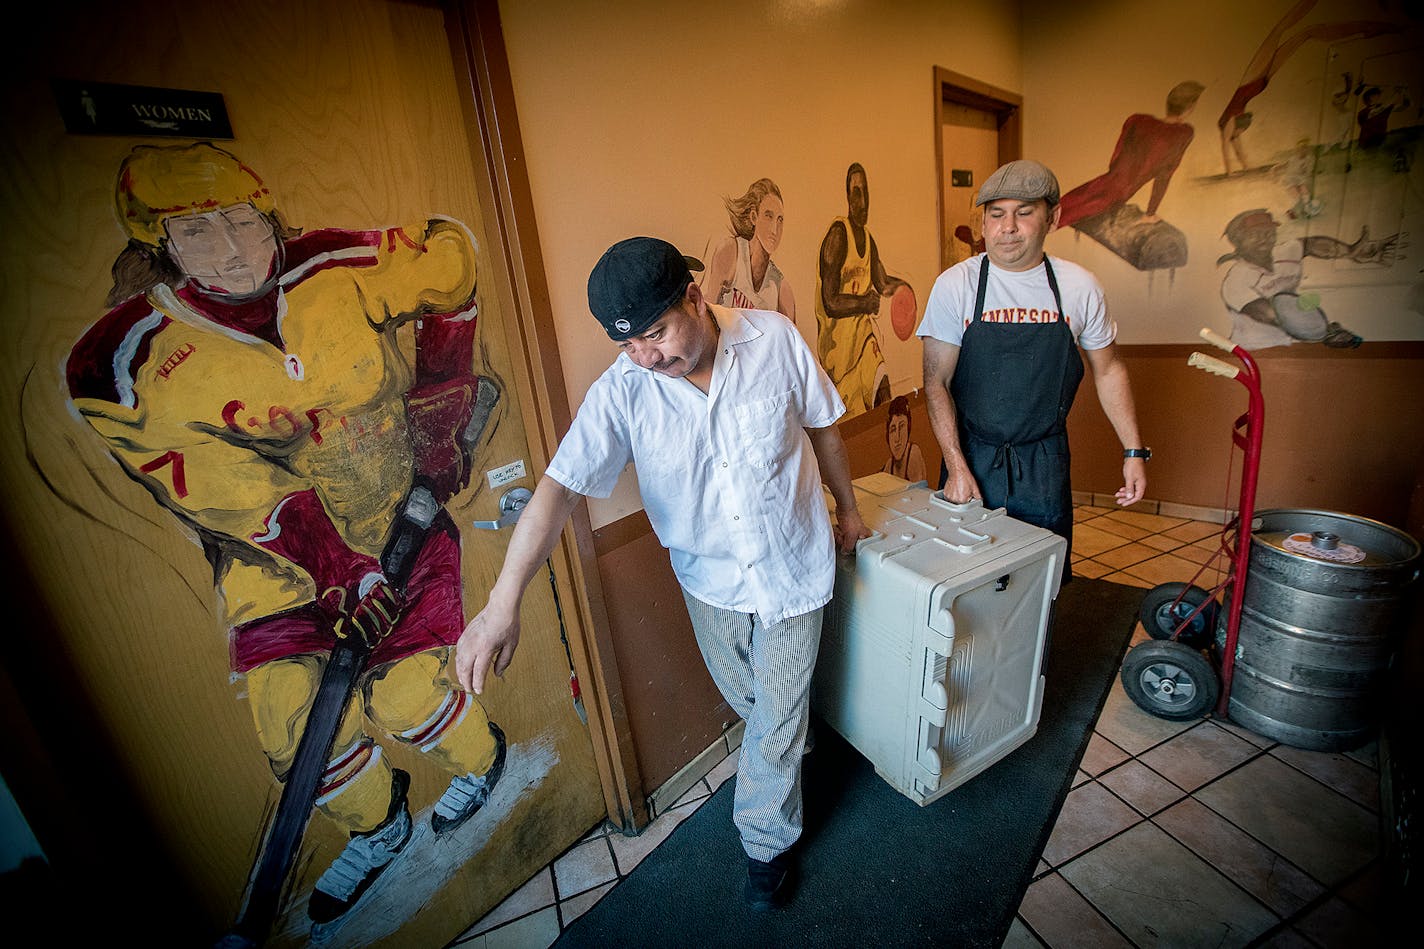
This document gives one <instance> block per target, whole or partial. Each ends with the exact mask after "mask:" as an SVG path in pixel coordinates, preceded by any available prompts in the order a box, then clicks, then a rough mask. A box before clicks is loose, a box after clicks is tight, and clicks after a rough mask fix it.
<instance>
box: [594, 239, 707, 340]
mask: <svg viewBox="0 0 1424 949" xmlns="http://www.w3.org/2000/svg"><path fill="white" fill-rule="evenodd" d="M700 270H702V261H700V260H698V259H697V258H695V257H687V256H684V255H683V254H682V253H680V252H679V251H678V249H677V248H676V247H674V246H673V245H671V244H669V243H668V242H667V241H665V240H661V239H659V238H656V237H630V238H628V239H627V240H621V241H619V242H618V243H616V244H614V245H613V246H612V247H610V248H608V250H606V251H604V254H603V256H602V257H600V258H599V259H598V263H596V264H594V265H593V272H592V273H590V274H589V275H588V308H589V309H590V310H592V311H593V315H594V316H595V317H596V318H597V319H598V322H600V323H602V324H603V329H604V332H606V333H607V334H608V338H609V339H612V340H616V341H622V340H625V339H628V338H630V337H633V336H637V335H638V334H639V333H642V332H643V331H644V330H646V329H647V328H648V327H649V326H651V325H652V324H653V323H654V322H655V321H656V320H657V319H658V317H660V316H662V315H663V314H664V313H666V312H667V311H668V310H669V309H671V308H672V307H673V306H674V305H675V304H676V303H677V301H678V300H680V299H681V298H682V295H683V293H684V292H686V290H687V285H688V284H690V283H692V272H693V271H700Z"/></svg>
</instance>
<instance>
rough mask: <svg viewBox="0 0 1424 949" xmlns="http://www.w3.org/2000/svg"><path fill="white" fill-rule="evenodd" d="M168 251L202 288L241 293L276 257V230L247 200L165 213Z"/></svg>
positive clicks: (252, 289) (265, 275) (257, 285)
mask: <svg viewBox="0 0 1424 949" xmlns="http://www.w3.org/2000/svg"><path fill="white" fill-rule="evenodd" d="M164 227H165V228H166V229H167V231H168V244H167V249H168V255H169V256H170V257H172V258H173V261H174V263H176V264H177V265H178V266H179V268H180V269H182V271H183V272H184V273H185V274H187V275H188V277H189V278H190V279H192V280H193V281H194V282H195V283H197V284H198V285H199V286H201V287H202V288H203V289H205V290H208V291H211V292H213V293H220V294H224V295H227V296H234V297H244V296H248V295H250V294H253V293H256V292H258V291H260V290H261V289H262V288H263V286H264V285H265V284H266V283H267V281H268V280H269V279H271V277H272V273H273V269H274V268H275V266H276V261H277V235H276V234H275V233H274V232H273V230H272V225H271V223H270V222H268V220H267V219H266V218H265V217H263V216H262V215H261V213H259V212H258V210H257V209H256V208H254V207H253V206H252V205H250V204H234V205H231V206H230V207H226V208H219V209H218V210H216V211H201V212H196V213H193V214H184V215H180V216H176V217H171V218H169V219H168V220H167V221H166V222H164Z"/></svg>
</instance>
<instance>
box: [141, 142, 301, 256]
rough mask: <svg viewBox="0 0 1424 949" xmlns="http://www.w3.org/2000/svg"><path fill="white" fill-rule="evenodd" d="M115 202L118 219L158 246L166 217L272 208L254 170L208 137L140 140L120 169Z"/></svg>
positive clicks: (268, 212) (146, 242)
mask: <svg viewBox="0 0 1424 949" xmlns="http://www.w3.org/2000/svg"><path fill="white" fill-rule="evenodd" d="M114 204H115V208H116V210H117V211H118V215H119V222H120V223H121V224H122V225H123V227H124V230H126V231H127V232H128V233H129V236H130V237H132V238H134V239H135V240H138V241H141V242H142V243H144V244H148V245H150V246H152V247H158V246H159V243H160V241H161V240H162V239H163V237H164V227H163V224H164V221H166V220H167V219H168V218H170V217H177V216H179V215H183V214H192V213H194V212H201V211H214V210H217V209H218V208H225V207H231V206H232V205H234V204H250V205H252V206H253V207H255V208H256V209H257V210H258V211H261V212H262V213H263V214H271V213H272V211H273V210H274V208H275V203H274V202H273V200H272V193H271V192H270V191H268V190H267V186H266V185H265V184H263V183H262V179H261V178H259V177H257V174H256V172H254V171H253V170H252V169H251V168H248V167H247V166H246V165H244V164H243V163H242V162H240V161H238V160H237V158H235V157H234V156H233V155H231V154H230V153H228V152H225V151H223V150H222V149H221V148H218V147H216V146H214V145H211V144H209V143H207V142H199V143H197V144H196V145H140V146H139V147H137V148H135V149H134V150H133V151H132V152H131V153H130V154H129V157H128V158H126V159H125V160H124V163H123V165H122V167H120V169H119V180H118V184H117V187H116V188H115V194H114Z"/></svg>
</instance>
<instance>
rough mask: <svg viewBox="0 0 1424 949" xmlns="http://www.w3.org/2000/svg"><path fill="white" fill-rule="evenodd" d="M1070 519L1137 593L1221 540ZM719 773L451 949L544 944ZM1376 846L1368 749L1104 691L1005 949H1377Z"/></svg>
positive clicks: (1188, 521) (1375, 789) (527, 892)
mask: <svg viewBox="0 0 1424 949" xmlns="http://www.w3.org/2000/svg"><path fill="white" fill-rule="evenodd" d="M1175 513H1177V512H1176V511H1172V514H1175ZM1186 513H1188V514H1190V513H1192V512H1186ZM1076 519H1077V526H1076V528H1075V531H1074V561H1075V562H1074V572H1075V574H1077V575H1079V576H1086V577H1103V578H1105V579H1108V580H1112V581H1114V582H1117V583H1125V584H1129V585H1132V586H1137V587H1142V588H1144V589H1147V588H1150V587H1153V586H1155V585H1156V584H1158V583H1164V582H1169V581H1173V580H1182V581H1185V580H1190V579H1191V578H1192V577H1193V575H1194V574H1195V573H1196V571H1197V568H1198V565H1200V564H1202V563H1205V562H1207V560H1208V559H1209V558H1210V557H1211V555H1212V554H1213V553H1214V552H1215V551H1216V550H1217V548H1218V546H1219V541H1220V536H1221V527H1220V525H1219V524H1218V523H1212V522H1211V521H1209V520H1194V519H1192V518H1191V517H1190V516H1171V514H1161V513H1153V512H1152V510H1150V509H1149V510H1148V511H1143V510H1141V509H1140V506H1139V507H1138V508H1134V509H1133V510H1132V511H1121V510H1117V509H1116V508H1113V507H1111V506H1110V505H1108V506H1103V507H1097V506H1093V504H1092V503H1091V501H1089V503H1085V504H1080V505H1079V507H1078V508H1077V518H1076ZM1205 579H1206V578H1203V580H1205ZM1198 582H1199V584H1200V585H1204V586H1210V585H1211V584H1210V583H1206V582H1203V581H1198ZM1145 635H1146V634H1145V633H1143V632H1142V631H1141V629H1140V627H1139V630H1138V634H1137V641H1140V640H1141V639H1143V638H1145ZM729 750H730V751H735V749H729ZM735 773H736V756H735V754H728V756H727V757H726V758H724V759H723V760H722V762H721V763H720V764H718V765H717V766H716V767H715V768H713V770H712V771H711V772H710V773H709V774H708V775H707V776H706V778H704V779H702V780H700V781H698V782H697V784H696V785H695V786H694V787H693V788H692V790H690V791H688V792H687V793H686V794H685V795H684V796H683V797H682V798H681V799H680V800H679V801H678V802H677V803H676V804H675V805H674V806H672V807H670V808H668V809H667V811H666V812H665V813H663V814H661V815H659V816H658V817H657V819H655V820H654V821H653V822H652V824H651V825H650V826H649V827H648V828H647V829H646V830H645V831H644V832H643V834H642V835H641V836H639V837H635V838H630V837H624V836H623V835H622V834H620V833H618V832H616V831H612V830H611V829H610V828H609V827H607V826H606V825H600V826H598V827H595V828H593V830H592V831H590V833H589V834H588V835H587V836H586V837H585V838H584V839H583V840H581V841H579V842H578V843H577V844H575V845H574V846H573V847H572V848H570V849H569V850H568V851H567V852H566V853H565V854H564V855H563V856H561V857H560V858H559V859H558V860H556V861H554V863H553V864H551V865H550V866H548V867H545V868H544V869H542V870H540V871H539V873H537V874H536V875H535V876H534V878H533V879H531V880H530V881H529V882H528V883H527V884H525V885H524V886H523V887H522V888H521V889H520V890H518V891H517V892H516V893H514V894H513V895H511V896H510V897H509V898H508V899H507V900H505V902H504V903H503V904H501V905H500V906H499V907H497V908H496V909H495V910H494V911H493V912H491V913H490V914H489V915H488V916H486V917H485V918H484V919H482V920H480V921H479V922H478V923H476V924H475V925H474V926H472V927H471V928H470V929H469V930H468V931H466V932H465V933H463V934H461V935H460V936H459V937H458V938H457V939H456V940H454V942H452V943H451V945H452V946H459V947H461V949H479V947H489V949H495V947H501V949H510V947H528V949H543V947H546V946H548V945H550V944H551V943H552V942H553V941H554V940H555V939H557V938H558V935H559V933H560V932H561V931H562V929H563V928H564V927H566V926H568V925H569V923H570V922H572V921H573V920H574V919H576V918H578V916H579V914H581V913H583V912H585V911H587V909H588V908H589V907H590V906H592V905H594V904H595V903H596V902H597V901H598V899H599V898H600V897H602V896H603V894H605V893H607V892H608V891H609V890H610V889H611V888H612V887H614V886H616V885H617V883H618V881H619V880H621V879H623V878H624V877H626V876H627V875H628V874H629V873H630V872H632V870H633V868H634V867H636V866H637V865H638V862H639V861H640V860H641V859H642V858H643V857H644V856H646V855H647V854H648V853H649V852H650V851H651V850H652V849H653V848H654V847H656V846H657V845H658V844H659V843H661V842H662V841H663V840H664V839H666V837H667V835H668V834H669V833H671V831H672V830H673V828H675V827H676V826H677V824H678V823H679V822H681V821H682V820H683V819H684V818H686V817H687V816H688V815H689V814H691V813H693V812H694V811H695V810H696V809H697V807H698V806H700V805H701V804H702V803H703V802H704V801H706V800H707V798H708V797H710V796H711V794H712V792H713V791H714V790H715V789H716V788H717V787H718V786H720V785H721V783H722V782H723V781H725V780H727V779H728V778H730V777H732V776H733V775H734V774H735ZM1381 843H1382V838H1381V834H1380V829H1379V774H1378V762H1377V760H1376V757H1375V749H1374V747H1373V745H1371V746H1369V747H1366V748H1363V749H1360V750H1358V751H1354V752H1351V753H1349V754H1326V753H1321V752H1310V751H1302V750H1299V749H1295V748H1289V747H1286V746H1284V745H1279V744H1276V743H1275V742H1273V741H1270V740H1268V739H1266V738H1263V737H1261V736H1258V735H1254V734H1252V733H1251V732H1248V731H1246V730H1244V729H1241V728H1239V727H1237V726H1235V725H1232V724H1230V723H1221V722H1217V721H1214V720H1210V719H1204V720H1198V721H1192V722H1185V723H1174V722H1168V721H1163V720H1162V719H1158V718H1154V717H1152V716H1150V715H1148V714H1146V713H1145V712H1143V711H1142V710H1140V709H1139V708H1138V707H1137V706H1136V705H1134V704H1133V703H1132V701H1131V700H1130V699H1128V697H1127V695H1126V693H1124V692H1123V690H1122V685H1121V682H1118V683H1116V684H1115V685H1114V688H1113V690H1112V692H1111V694H1110V695H1109V697H1108V700H1107V703H1106V705H1105V706H1104V708H1103V711H1102V714H1101V715H1100V716H1099V718H1098V721H1097V724H1096V726H1095V728H1094V735H1093V737H1092V739H1091V741H1090V743H1089V746H1088V749H1087V751H1086V753H1085V754H1084V757H1083V761H1082V762H1081V764H1080V767H1079V772H1078V776H1077V779H1076V783H1075V785H1074V787H1073V789H1072V790H1071V791H1070V792H1069V795H1068V798H1067V800H1066V801H1065V802H1064V805H1063V809H1062V811H1061V813H1060V814H1059V816H1058V820H1057V823H1056V824H1055V825H1054V829H1053V833H1052V834H1051V836H1050V837H1049V840H1048V843H1047V845H1046V846H1045V848H1044V852H1043V859H1042V860H1041V861H1040V862H1039V865H1038V870H1037V872H1036V874H1035V877H1034V879H1033V882H1032V883H1031V884H1030V886H1029V888H1028V892H1027V893H1026V894H1025V896H1024V899H1023V902H1022V904H1021V905H1020V907H1019V911H1018V914H1017V917H1016V918H1015V920H1014V923H1013V926H1012V928H1011V929H1010V931H1009V934H1008V938H1007V939H1006V940H1005V942H1004V946H1005V947H1012V949H1020V947H1026V949H1031V947H1049V949H1074V947H1091V949H1101V947H1112V946H1121V947H1143V949H1146V947H1161V946H1186V947H1195V946H1212V947H1226V946H1247V945H1253V946H1273V947H1315V949H1336V947H1340V949H1356V947H1360V946H1370V945H1378V944H1380V942H1379V940H1380V939H1381V938H1382V934H1381V933H1380V932H1379V930H1378V922H1377V920H1378V912H1377V911H1378V908H1379V900H1380V899H1381V895H1382V891H1383V884H1382V878H1381V866H1380V861H1381V857H1380V854H1381Z"/></svg>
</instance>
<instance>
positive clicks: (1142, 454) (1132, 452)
mask: <svg viewBox="0 0 1424 949" xmlns="http://www.w3.org/2000/svg"><path fill="white" fill-rule="evenodd" d="M1122 457H1124V458H1141V459H1142V460H1143V461H1146V460H1148V459H1149V458H1151V457H1152V449H1150V448H1124V449H1123V452H1122Z"/></svg>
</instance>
